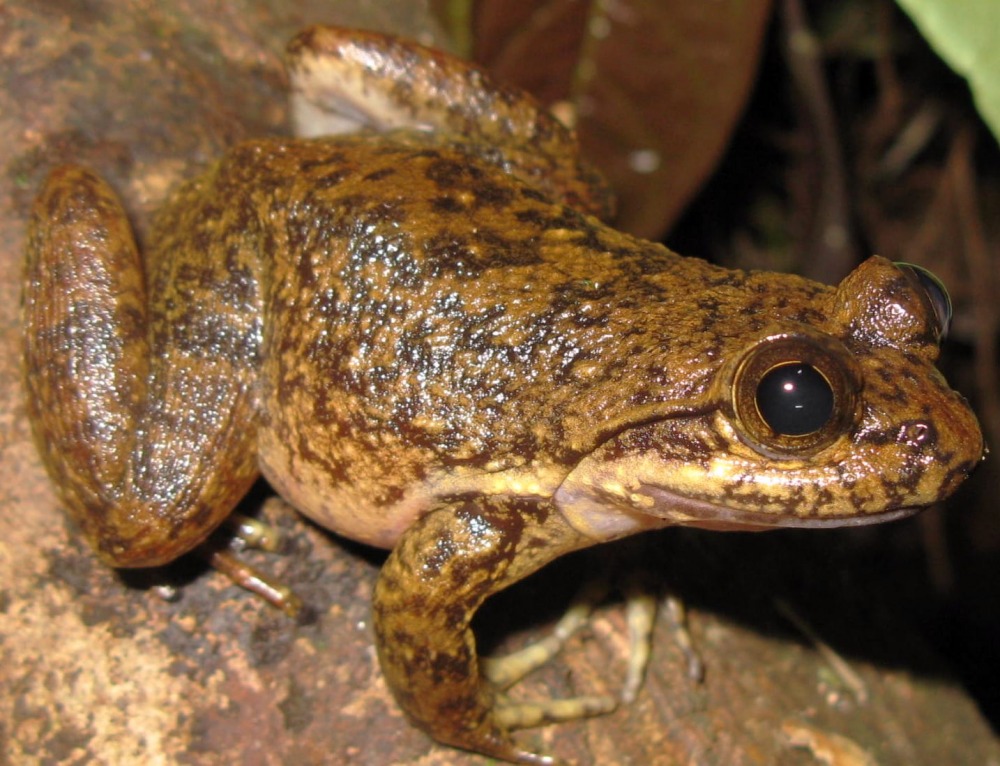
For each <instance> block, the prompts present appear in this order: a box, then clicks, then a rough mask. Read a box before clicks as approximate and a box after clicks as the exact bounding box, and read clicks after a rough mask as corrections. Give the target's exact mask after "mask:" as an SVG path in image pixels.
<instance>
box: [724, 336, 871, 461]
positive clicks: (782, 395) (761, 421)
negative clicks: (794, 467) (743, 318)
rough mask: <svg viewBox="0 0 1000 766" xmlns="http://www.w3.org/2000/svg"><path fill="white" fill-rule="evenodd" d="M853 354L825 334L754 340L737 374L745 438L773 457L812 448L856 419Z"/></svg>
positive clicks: (737, 409) (738, 414) (738, 417)
mask: <svg viewBox="0 0 1000 766" xmlns="http://www.w3.org/2000/svg"><path fill="white" fill-rule="evenodd" d="M855 381H856V377H855V375H854V373H853V368H852V365H851V360H850V355H849V354H848V352H847V351H846V349H844V348H843V347H842V346H840V344H839V343H837V342H836V341H834V340H833V339H832V338H828V337H826V336H816V337H813V336H812V335H798V334H796V335H779V336H774V337H771V338H766V339H765V340H763V341H762V342H760V343H758V344H757V345H755V346H754V347H753V348H752V349H751V350H750V352H749V353H747V355H746V356H745V357H744V358H743V359H742V361H741V362H740V364H739V366H738V367H737V370H736V375H735V376H734V378H733V389H732V397H733V399H732V403H733V411H734V415H735V424H736V427H737V430H738V431H739V433H740V435H741V436H742V437H743V440H744V441H746V442H747V443H748V444H750V446H752V447H754V448H755V449H757V450H758V451H760V452H763V453H765V454H767V455H771V456H774V457H798V456H802V455H805V454H811V453H813V452H816V451H818V450H821V449H822V448H823V447H825V446H827V445H828V444H830V443H831V442H833V441H834V440H835V439H836V438H837V437H838V436H840V435H841V434H842V433H844V432H845V431H846V430H847V428H848V427H849V426H850V424H851V422H852V421H853V419H854V415H855V411H856V406H857V395H856V394H857V390H858V386H857V384H856V382H855Z"/></svg>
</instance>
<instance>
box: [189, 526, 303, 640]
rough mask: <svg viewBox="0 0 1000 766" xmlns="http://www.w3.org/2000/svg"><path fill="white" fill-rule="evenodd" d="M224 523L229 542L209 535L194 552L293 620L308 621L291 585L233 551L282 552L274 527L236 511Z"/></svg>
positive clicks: (281, 541) (300, 601) (279, 536)
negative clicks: (229, 534) (281, 581)
mask: <svg viewBox="0 0 1000 766" xmlns="http://www.w3.org/2000/svg"><path fill="white" fill-rule="evenodd" d="M225 525H226V526H227V527H228V528H229V529H230V530H231V532H232V536H231V538H230V539H229V540H228V542H221V541H219V540H218V539H215V538H210V539H209V540H208V541H207V542H205V543H202V544H201V545H199V546H198V547H197V548H195V549H194V552H195V553H196V554H197V555H198V556H199V557H201V558H202V559H203V560H204V561H206V562H207V563H208V564H209V565H210V566H211V567H212V568H213V569H216V570H218V571H219V572H221V573H222V574H224V575H225V576H226V577H228V578H229V579H230V580H231V581H232V582H233V583H234V584H236V585H238V586H239V587H241V588H243V589H245V590H248V591H250V592H251V593H253V594H255V595H257V596H260V597H261V598H262V599H264V600H265V601H267V602H268V603H269V604H271V605H272V606H276V607H277V608H278V609H280V610H281V611H283V612H284V613H285V614H287V615H288V616H289V617H291V618H292V619H294V620H296V621H299V622H304V621H308V620H309V619H310V616H311V613H310V612H309V610H308V609H306V608H305V607H304V605H303V603H302V599H300V598H299V597H298V596H297V595H295V593H294V592H293V591H292V589H291V588H289V587H288V586H286V585H283V584H281V583H280V582H278V581H277V580H276V579H274V578H273V577H271V576H269V575H266V574H264V573H263V572H261V571H260V570H259V569H257V568H256V567H254V566H252V565H251V564H248V563H247V562H245V561H243V560H242V559H240V558H238V557H237V556H236V555H235V554H234V553H233V551H242V550H245V549H247V548H255V549H257V550H263V551H267V552H269V553H275V552H279V551H281V550H282V549H283V547H284V541H283V539H282V538H281V535H280V534H279V533H278V531H277V529H275V527H273V526H272V525H271V524H268V523H267V522H266V521H259V520H257V519H253V518H250V517H249V516H244V515H243V514H239V513H234V514H232V515H231V516H230V517H228V518H227V519H226V521H225Z"/></svg>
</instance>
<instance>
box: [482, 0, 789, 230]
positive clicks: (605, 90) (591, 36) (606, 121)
mask: <svg viewBox="0 0 1000 766" xmlns="http://www.w3.org/2000/svg"><path fill="white" fill-rule="evenodd" d="M770 9H771V2H770V0H719V1H718V2H714V3H711V4H708V3H692V2H689V0H645V1H644V2H635V1H633V2H624V1H623V0H619V1H617V2H605V3H595V2H591V3H580V2H572V1H571V0H549V2H544V3H536V2H530V1H528V0H504V2H502V3H501V2H479V3H477V4H476V6H475V10H474V17H473V21H472V24H473V34H472V37H473V41H474V42H473V56H474V58H475V59H477V60H479V61H481V62H484V63H485V64H487V66H489V68H490V69H491V70H492V71H493V72H495V73H496V74H497V75H498V76H499V77H500V78H501V79H503V80H506V81H508V82H513V83H516V84H518V85H520V86H521V87H524V88H527V89H528V90H530V91H532V92H533V93H534V94H535V95H536V96H538V97H539V98H541V99H542V100H543V101H544V102H546V103H549V104H552V103H554V102H557V101H563V100H569V101H570V102H571V104H572V106H573V107H574V110H575V112H576V114H577V118H578V125H577V127H578V130H579V133H580V138H581V141H582V143H583V146H584V151H585V152H586V153H587V155H588V156H590V157H591V158H592V159H593V160H594V162H596V164H597V165H598V166H600V168H601V169H602V170H603V171H604V173H605V174H606V175H607V176H608V178H610V179H611V182H612V184H613V185H614V187H615V190H616V191H617V193H618V195H619V202H620V206H619V217H618V222H617V223H618V225H619V227H620V228H623V229H626V230H628V231H631V232H633V233H636V234H640V235H642V236H646V237H654V238H655V237H659V236H661V235H662V234H663V233H664V232H665V231H666V230H667V229H669V227H670V226H671V224H673V222H674V221H675V220H676V219H677V217H678V216H679V215H680V213H681V211H682V210H683V208H684V206H685V205H686V204H687V202H688V201H689V200H690V199H691V198H692V197H693V196H694V194H695V193H697V191H698V189H699V188H700V187H701V185H702V183H703V182H704V181H705V179H706V178H707V177H708V175H709V174H710V173H711V172H712V170H713V169H714V167H715V165H716V163H717V162H718V160H719V158H720V156H721V155H722V152H723V150H724V149H725V147H726V144H727V142H728V140H729V137H730V135H731V134H732V132H733V128H734V126H735V125H736V123H737V121H738V119H739V117H740V114H741V113H742V110H743V106H744V104H745V103H746V100H747V96H748V94H749V91H750V88H751V86H752V84H753V82H754V78H755V74H756V70H757V62H758V59H759V57H760V51H761V43H762V40H763V36H764V35H763V32H764V29H765V22H766V21H767V19H768V18H769V16H770Z"/></svg>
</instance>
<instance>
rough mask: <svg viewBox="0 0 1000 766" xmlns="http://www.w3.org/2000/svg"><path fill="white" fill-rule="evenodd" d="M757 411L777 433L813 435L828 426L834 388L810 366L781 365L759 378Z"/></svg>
mask: <svg viewBox="0 0 1000 766" xmlns="http://www.w3.org/2000/svg"><path fill="white" fill-rule="evenodd" d="M757 411H758V412H760V416H761V418H763V420H764V422H765V423H767V425H768V426H769V427H770V428H771V430H772V431H774V432H775V433H776V434H779V435H782V436H804V435H805V434H811V433H814V432H816V431H818V430H819V429H821V428H822V427H823V426H825V425H826V423H827V421H829V420H830V417H831V416H832V415H833V389H831V388H830V384H829V383H828V382H827V380H826V378H824V377H823V376H822V375H820V373H819V372H817V371H816V368H815V367H812V366H811V365H808V364H805V363H803V362H790V363H788V364H782V365H779V366H778V367H774V368H772V369H770V370H768V371H767V373H766V374H765V375H764V377H762V378H761V379H760V383H759V384H758V386H757Z"/></svg>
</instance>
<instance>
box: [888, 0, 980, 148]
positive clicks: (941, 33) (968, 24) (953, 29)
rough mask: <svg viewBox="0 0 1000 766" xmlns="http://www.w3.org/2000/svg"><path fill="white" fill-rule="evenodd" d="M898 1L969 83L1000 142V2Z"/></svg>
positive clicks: (922, 31) (939, 53)
mask: <svg viewBox="0 0 1000 766" xmlns="http://www.w3.org/2000/svg"><path fill="white" fill-rule="evenodd" d="M897 1H898V2H899V5H900V6H901V7H902V8H903V10H904V11H906V13H908V14H909V16H910V18H911V19H913V23H914V24H916V25H917V28H918V29H919V30H920V32H921V34H922V35H923V36H924V37H925V38H926V39H927V41H928V42H929V43H930V44H931V46H933V48H934V50H936V51H937V52H938V55H939V56H941V58H942V59H944V61H945V62H946V63H947V64H948V65H949V66H950V67H951V68H952V69H954V70H955V71H956V72H958V74H960V75H962V77H964V78H965V79H966V80H967V81H968V83H969V87H970V88H971V89H972V95H973V97H974V98H975V100H976V107H977V109H979V114H980V115H981V116H982V118H983V119H984V120H985V121H986V124H987V125H989V127H990V130H991V131H993V135H994V137H995V138H996V139H997V140H998V141H1000V44H998V38H997V35H998V33H1000V2H997V0H897Z"/></svg>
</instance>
